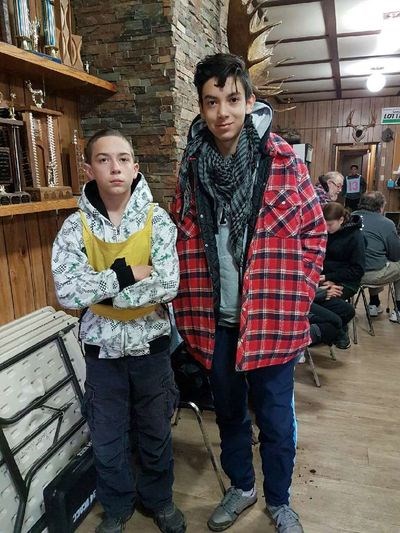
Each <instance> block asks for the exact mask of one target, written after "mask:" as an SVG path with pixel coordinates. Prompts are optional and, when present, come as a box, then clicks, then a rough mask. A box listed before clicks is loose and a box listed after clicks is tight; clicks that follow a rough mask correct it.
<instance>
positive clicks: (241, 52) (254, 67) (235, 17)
mask: <svg viewBox="0 0 400 533" xmlns="http://www.w3.org/2000/svg"><path fill="white" fill-rule="evenodd" d="M268 4H269V2H268V1H265V0H230V2H229V10H228V28H227V30H228V31H227V34H228V47H229V51H230V52H231V53H232V54H236V55H238V56H241V57H243V59H244V61H245V63H246V66H247V68H248V69H249V73H250V77H251V80H252V82H253V85H254V92H255V94H256V96H260V97H266V96H274V95H277V94H280V93H282V92H283V89H282V84H283V82H284V81H285V80H287V79H289V78H290V77H291V76H289V77H284V78H271V77H270V76H269V70H268V69H269V67H271V66H272V67H274V66H275V67H276V66H278V65H282V64H283V63H285V62H286V61H289V60H290V59H293V58H291V57H287V58H285V59H282V60H281V61H278V62H276V63H273V55H274V50H275V47H276V46H277V44H279V41H277V42H276V43H274V44H269V45H266V44H265V41H266V40H267V39H268V36H269V34H270V33H271V31H272V30H273V29H274V28H275V27H276V26H279V25H280V24H281V23H282V21H279V22H274V23H272V24H269V23H268V17H267V6H268ZM291 109H294V107H292V108H291Z"/></svg>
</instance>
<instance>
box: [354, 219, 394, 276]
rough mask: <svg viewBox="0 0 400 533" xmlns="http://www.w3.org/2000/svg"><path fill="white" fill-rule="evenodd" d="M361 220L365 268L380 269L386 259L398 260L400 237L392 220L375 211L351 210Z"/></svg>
mask: <svg viewBox="0 0 400 533" xmlns="http://www.w3.org/2000/svg"><path fill="white" fill-rule="evenodd" d="M352 214H353V215H360V216H361V218H362V222H363V227H362V232H363V234H364V236H365V239H366V247H365V270H366V271H367V272H369V271H371V270H381V269H382V268H383V267H384V266H385V265H386V263H387V262H388V261H400V238H399V236H398V235H397V231H396V226H395V225H394V223H393V221H392V220H390V219H388V218H386V217H384V216H383V215H382V214H381V213H378V212H375V211H366V210H364V209H360V210H358V211H353V213H352Z"/></svg>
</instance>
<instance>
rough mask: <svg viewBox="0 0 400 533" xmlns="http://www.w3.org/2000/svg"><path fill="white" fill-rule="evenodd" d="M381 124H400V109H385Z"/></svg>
mask: <svg viewBox="0 0 400 533" xmlns="http://www.w3.org/2000/svg"><path fill="white" fill-rule="evenodd" d="M381 124H400V107H384V108H383V109H382V118H381Z"/></svg>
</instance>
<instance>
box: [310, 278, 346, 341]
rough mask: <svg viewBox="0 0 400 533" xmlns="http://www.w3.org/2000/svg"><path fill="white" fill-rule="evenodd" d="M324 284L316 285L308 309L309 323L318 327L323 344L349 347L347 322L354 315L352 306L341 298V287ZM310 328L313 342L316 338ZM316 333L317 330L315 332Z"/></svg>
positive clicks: (328, 283)
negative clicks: (313, 296) (312, 300)
mask: <svg viewBox="0 0 400 533" xmlns="http://www.w3.org/2000/svg"><path fill="white" fill-rule="evenodd" d="M326 283H327V284H326V285H322V286H321V287H318V289H317V292H316V295H315V298H314V302H313V303H312V304H311V309H310V315H311V316H309V320H310V325H313V324H316V325H317V326H318V328H319V329H320V337H321V338H320V339H319V342H322V343H324V344H329V345H331V344H334V345H335V346H336V347H337V348H339V349H340V350H347V348H350V338H349V334H348V323H349V322H350V320H351V319H352V318H353V317H354V315H355V311H354V307H353V306H352V305H351V304H349V303H348V302H346V301H345V300H343V299H342V298H341V296H342V287H340V286H338V285H334V284H333V283H332V282H326ZM313 329H314V334H315V329H316V328H315V327H314V328H311V338H312V341H313V344H318V342H315V341H317V340H318V338H317V335H316V338H315V339H314V338H313V331H312V330H313ZM317 333H318V332H317Z"/></svg>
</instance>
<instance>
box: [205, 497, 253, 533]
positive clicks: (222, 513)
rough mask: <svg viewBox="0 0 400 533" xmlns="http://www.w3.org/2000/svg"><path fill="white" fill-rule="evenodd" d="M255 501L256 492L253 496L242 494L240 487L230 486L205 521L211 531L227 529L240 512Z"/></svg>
mask: <svg viewBox="0 0 400 533" xmlns="http://www.w3.org/2000/svg"><path fill="white" fill-rule="evenodd" d="M256 501H257V492H254V495H253V496H243V491H242V490H241V489H236V488H235V487H230V488H229V489H228V490H227V491H226V494H225V496H224V497H223V498H222V500H221V503H220V504H219V505H218V507H216V508H215V510H214V512H213V514H212V515H211V516H210V518H209V520H208V522H207V525H208V527H209V528H210V529H211V531H223V530H224V529H228V527H230V526H231V525H232V524H233V523H234V522H235V521H236V520H237V518H238V516H239V515H240V513H241V512H242V511H244V510H245V509H247V507H250V506H251V505H253V504H255V503H256Z"/></svg>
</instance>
